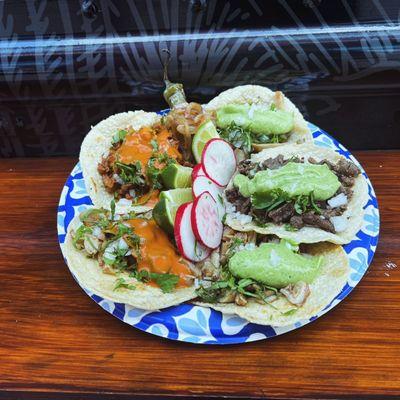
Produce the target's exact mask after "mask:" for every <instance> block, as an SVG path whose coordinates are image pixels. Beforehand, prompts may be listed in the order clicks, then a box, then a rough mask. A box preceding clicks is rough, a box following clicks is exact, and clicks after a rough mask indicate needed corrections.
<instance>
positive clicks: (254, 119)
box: [217, 104, 294, 135]
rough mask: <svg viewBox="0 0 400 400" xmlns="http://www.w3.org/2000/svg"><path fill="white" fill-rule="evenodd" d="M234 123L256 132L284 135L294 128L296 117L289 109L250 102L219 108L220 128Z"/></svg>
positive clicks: (218, 119) (218, 120) (218, 123)
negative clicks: (283, 109)
mask: <svg viewBox="0 0 400 400" xmlns="http://www.w3.org/2000/svg"><path fill="white" fill-rule="evenodd" d="M232 123H234V124H236V125H238V126H240V127H242V128H245V129H248V130H249V131H251V132H253V133H256V134H266V135H269V134H273V135H283V134H285V133H288V132H290V131H291V130H292V129H293V126H294V118H293V115H292V114H291V113H289V112H287V111H282V110H271V109H270V108H269V107H264V106H258V105H250V104H228V105H226V106H224V107H221V108H220V109H218V110H217V126H218V127H219V128H228V127H229V126H230V125H231V124H232Z"/></svg>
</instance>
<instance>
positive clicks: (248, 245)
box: [236, 242, 256, 252]
mask: <svg viewBox="0 0 400 400" xmlns="http://www.w3.org/2000/svg"><path fill="white" fill-rule="evenodd" d="M255 248H256V245H255V243H252V242H250V243H246V244H241V245H240V246H238V247H237V248H236V251H237V252H238V251H242V250H255Z"/></svg>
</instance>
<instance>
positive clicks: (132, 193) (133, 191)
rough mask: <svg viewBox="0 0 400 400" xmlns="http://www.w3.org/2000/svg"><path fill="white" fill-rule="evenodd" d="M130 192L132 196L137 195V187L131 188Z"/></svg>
mask: <svg viewBox="0 0 400 400" xmlns="http://www.w3.org/2000/svg"><path fill="white" fill-rule="evenodd" d="M129 194H130V195H131V196H132V197H135V196H136V192H135V189H131V190H130V191H129Z"/></svg>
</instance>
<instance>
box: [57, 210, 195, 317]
mask: <svg viewBox="0 0 400 400" xmlns="http://www.w3.org/2000/svg"><path fill="white" fill-rule="evenodd" d="M63 246H64V249H63V250H64V255H65V257H66V259H67V264H68V266H69V268H70V270H71V272H72V273H73V275H74V276H75V278H76V279H77V280H78V282H79V283H80V285H81V286H82V287H84V288H86V289H89V290H90V291H92V292H93V293H95V294H97V295H99V296H102V297H104V298H106V299H108V300H112V301H115V302H119V303H125V304H129V305H131V306H134V307H138V308H141V309H144V310H157V309H160V308H165V307H169V306H172V305H175V304H180V303H182V302H184V301H187V300H190V299H192V298H194V297H196V294H195V287H194V280H195V278H196V277H197V276H198V275H199V269H198V268H196V266H195V265H194V264H192V263H190V262H189V261H187V260H184V259H183V258H182V257H181V256H180V255H179V254H178V253H177V250H176V249H175V247H174V245H173V244H172V243H171V242H170V240H169V238H168V236H167V234H166V233H165V232H164V231H163V230H162V229H161V228H159V227H158V225H157V224H156V223H155V221H154V220H152V219H148V218H146V215H145V214H144V215H143V214H142V215H141V216H137V215H134V214H132V213H130V214H123V215H117V214H114V211H113V210H111V211H110V210H106V209H102V208H100V209H99V208H89V209H87V210H85V211H84V212H82V213H81V214H80V215H79V216H76V217H75V219H74V220H73V221H72V222H71V224H70V225H69V227H68V232H67V237H66V241H65V244H64V245H63Z"/></svg>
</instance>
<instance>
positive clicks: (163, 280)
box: [150, 272, 179, 293]
mask: <svg viewBox="0 0 400 400" xmlns="http://www.w3.org/2000/svg"><path fill="white" fill-rule="evenodd" d="M150 278H151V279H152V280H153V281H154V282H155V283H157V285H158V286H159V287H160V289H161V290H162V291H163V292H164V293H169V292H172V291H173V290H174V289H175V286H176V285H177V283H178V281H179V276H178V275H175V274H157V273H155V272H151V273H150Z"/></svg>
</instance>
